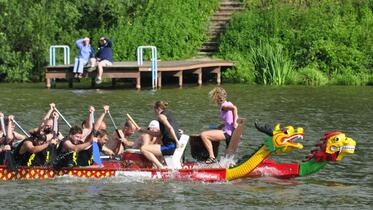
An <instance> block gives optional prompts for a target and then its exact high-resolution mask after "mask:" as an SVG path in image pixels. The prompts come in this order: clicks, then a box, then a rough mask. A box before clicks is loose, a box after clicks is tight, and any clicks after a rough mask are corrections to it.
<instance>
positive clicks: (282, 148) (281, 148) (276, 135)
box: [255, 122, 304, 154]
mask: <svg viewBox="0 0 373 210" xmlns="http://www.w3.org/2000/svg"><path fill="white" fill-rule="evenodd" d="M255 127H256V128H257V129H258V130H259V131H261V132H263V133H265V134H267V135H269V136H272V138H268V139H267V140H266V141H265V145H266V146H267V149H268V150H270V151H276V153H277V154H281V153H287V152H290V151H291V150H292V149H293V148H296V149H303V145H302V144H300V143H296V142H295V140H297V139H303V136H304V132H303V128H300V127H299V128H296V129H295V128H294V127H293V126H286V127H284V128H281V127H280V124H277V125H276V126H275V127H274V128H273V129H272V128H270V127H269V126H268V125H261V124H259V123H258V122H255Z"/></svg>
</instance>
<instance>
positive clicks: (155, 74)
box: [137, 46, 158, 90]
mask: <svg viewBox="0 0 373 210" xmlns="http://www.w3.org/2000/svg"><path fill="white" fill-rule="evenodd" d="M143 49H151V50H152V58H151V68H150V70H151V71H152V88H153V90H155V89H157V87H158V83H157V81H158V64H157V48H156V47H155V46H139V47H138V48H137V65H139V66H142V65H143V64H144V58H143Z"/></svg>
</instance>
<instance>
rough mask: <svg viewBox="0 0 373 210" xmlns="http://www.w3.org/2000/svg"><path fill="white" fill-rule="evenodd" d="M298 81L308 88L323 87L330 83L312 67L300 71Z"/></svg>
mask: <svg viewBox="0 0 373 210" xmlns="http://www.w3.org/2000/svg"><path fill="white" fill-rule="evenodd" d="M298 80H299V81H300V82H301V84H304V85H308V86H322V85H325V84H327V83H328V78H327V77H326V76H325V75H324V74H323V73H322V72H321V71H319V70H317V68H315V67H313V66H311V65H310V66H306V67H305V68H303V69H301V70H300V71H299V74H298Z"/></svg>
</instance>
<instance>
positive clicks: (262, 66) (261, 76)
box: [250, 43, 294, 85]
mask: <svg viewBox="0 0 373 210" xmlns="http://www.w3.org/2000/svg"><path fill="white" fill-rule="evenodd" d="M250 61H251V63H252V64H253V66H254V69H255V73H254V75H255V81H256V82H257V83H258V84H264V85H285V84H287V83H290V82H289V81H288V80H289V79H290V75H292V74H293V71H294V68H293V64H292V61H291V60H290V59H289V58H288V57H287V54H286V51H285V50H284V49H283V47H282V45H279V44H278V45H276V46H272V45H270V44H268V43H266V44H260V45H259V47H258V48H252V49H251V60H250Z"/></svg>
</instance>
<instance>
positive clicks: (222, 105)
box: [201, 87, 238, 164]
mask: <svg viewBox="0 0 373 210" xmlns="http://www.w3.org/2000/svg"><path fill="white" fill-rule="evenodd" d="M209 95H210V97H211V98H212V100H213V101H214V102H215V103H216V104H217V105H218V106H219V109H220V118H221V120H222V121H223V124H222V125H220V126H219V128H222V129H214V130H208V131H203V132H202V133H201V139H202V141H203V144H204V145H205V147H206V149H207V151H208V153H209V158H208V159H207V160H206V163H207V164H210V163H215V162H217V161H216V159H215V155H214V151H213V147H212V141H224V140H225V142H226V146H227V148H228V145H229V142H230V140H231V137H232V134H233V131H234V129H235V128H237V126H238V123H237V119H238V111H237V107H236V106H235V105H233V104H232V103H231V102H229V101H227V92H226V91H225V90H224V89H223V88H221V87H216V88H214V89H212V90H211V91H210V93H209Z"/></svg>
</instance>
